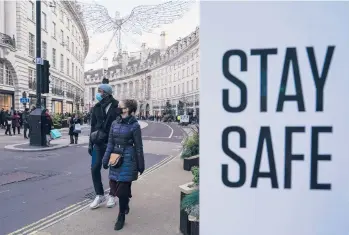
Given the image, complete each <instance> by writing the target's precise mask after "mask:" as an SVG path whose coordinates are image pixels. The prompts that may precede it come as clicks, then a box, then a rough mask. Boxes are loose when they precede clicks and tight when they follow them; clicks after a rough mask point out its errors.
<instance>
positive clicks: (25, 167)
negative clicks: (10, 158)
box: [14, 166, 28, 170]
mask: <svg viewBox="0 0 349 235" xmlns="http://www.w3.org/2000/svg"><path fill="white" fill-rule="evenodd" d="M27 168H28V167H27V166H23V167H16V168H14V170H23V169H27Z"/></svg>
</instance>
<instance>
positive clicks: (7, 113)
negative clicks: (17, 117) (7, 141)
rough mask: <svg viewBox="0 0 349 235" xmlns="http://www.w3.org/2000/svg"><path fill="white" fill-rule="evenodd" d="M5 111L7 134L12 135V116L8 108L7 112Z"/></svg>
mask: <svg viewBox="0 0 349 235" xmlns="http://www.w3.org/2000/svg"><path fill="white" fill-rule="evenodd" d="M4 113H5V115H4V120H5V127H6V131H5V135H9V136H12V134H11V123H12V117H11V115H10V113H9V111H8V110H6V112H4Z"/></svg>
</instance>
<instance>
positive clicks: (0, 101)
mask: <svg viewBox="0 0 349 235" xmlns="http://www.w3.org/2000/svg"><path fill="white" fill-rule="evenodd" d="M12 107H13V94H4V93H1V92H0V109H2V108H3V109H4V110H9V111H10V109H11V108H12Z"/></svg>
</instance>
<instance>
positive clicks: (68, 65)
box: [67, 59, 70, 76]
mask: <svg viewBox="0 0 349 235" xmlns="http://www.w3.org/2000/svg"><path fill="white" fill-rule="evenodd" d="M69 67H70V64H69V59H67V74H68V76H69Z"/></svg>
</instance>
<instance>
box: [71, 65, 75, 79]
mask: <svg viewBox="0 0 349 235" xmlns="http://www.w3.org/2000/svg"><path fill="white" fill-rule="evenodd" d="M74 69H75V67H74V63H71V76H72V78H73V79H74V75H75V73H74Z"/></svg>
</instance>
